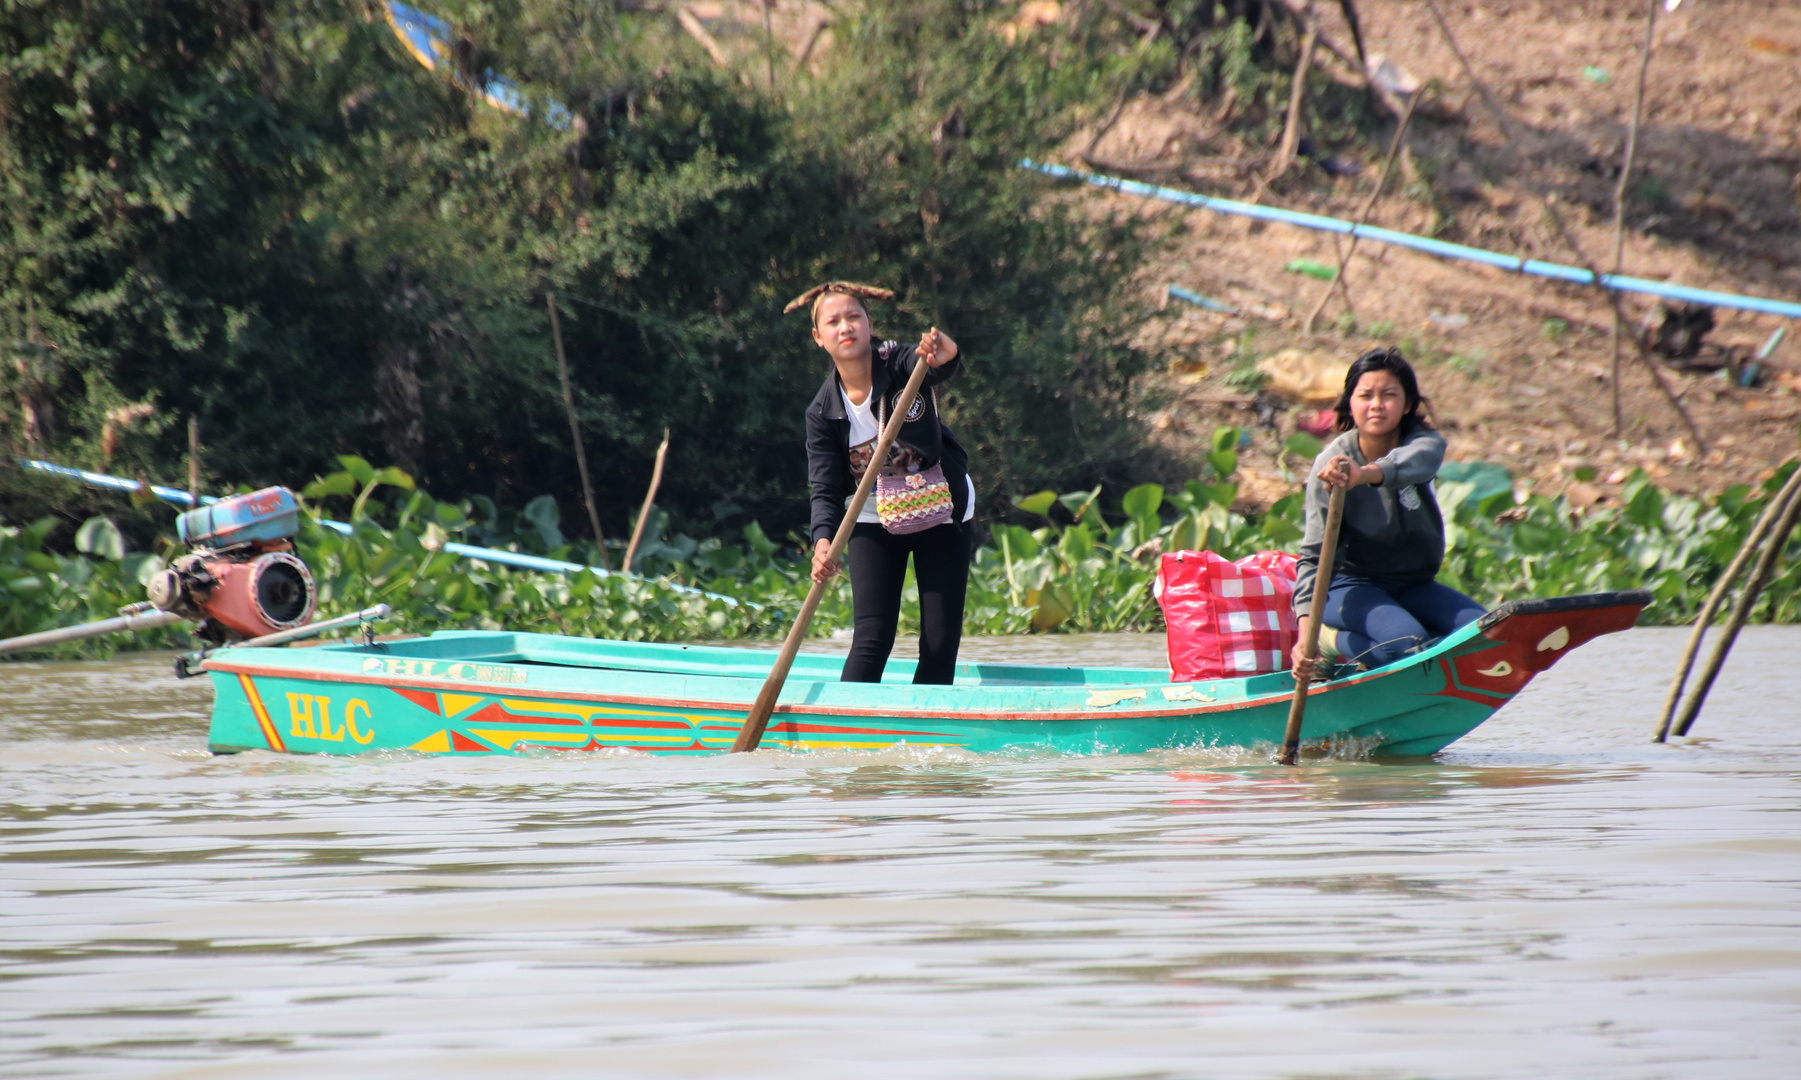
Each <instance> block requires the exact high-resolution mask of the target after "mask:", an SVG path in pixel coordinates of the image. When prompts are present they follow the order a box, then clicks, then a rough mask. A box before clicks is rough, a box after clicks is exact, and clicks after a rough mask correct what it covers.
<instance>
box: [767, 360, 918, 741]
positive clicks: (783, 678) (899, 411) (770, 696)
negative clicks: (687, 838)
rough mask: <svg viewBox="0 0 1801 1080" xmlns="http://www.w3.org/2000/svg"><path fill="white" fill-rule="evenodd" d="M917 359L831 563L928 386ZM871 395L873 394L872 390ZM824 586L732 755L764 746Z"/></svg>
mask: <svg viewBox="0 0 1801 1080" xmlns="http://www.w3.org/2000/svg"><path fill="white" fill-rule="evenodd" d="M937 333H938V328H937V327H933V328H932V334H933V337H934V339H935V338H936V336H937ZM915 356H916V359H915V362H914V364H913V374H912V375H911V376H909V377H908V379H907V385H906V387H905V388H904V389H902V390H901V395H900V399H899V400H898V401H896V402H895V404H894V413H893V415H891V416H890V417H889V418H888V426H887V427H885V428H883V429H882V438H881V441H879V442H877V443H876V447H875V453H874V454H873V455H871V456H870V459H869V467H868V468H866V469H864V470H863V479H862V481H861V482H860V483H858V484H857V490H856V493H855V494H853V495H852V496H851V497H850V505H849V506H846V507H845V508H844V520H842V521H840V522H839V523H838V534H837V535H836V536H834V537H832V547H831V551H830V553H829V554H828V555H827V556H826V561H827V562H828V563H834V562H837V561H838V559H839V557H841V556H842V555H843V554H844V548H845V545H847V544H849V543H850V534H851V532H852V530H854V529H855V528H856V527H857V515H859V514H861V513H862V512H863V504H864V503H865V502H868V501H869V492H870V490H871V489H872V488H874V487H875V481H876V476H877V475H878V474H880V473H881V471H882V463H883V462H885V461H887V460H888V451H889V450H890V449H891V448H893V446H894V440H895V438H896V437H898V436H899V435H900V429H901V423H902V422H903V421H905V420H906V418H907V410H909V409H911V408H912V407H913V399H914V398H916V397H918V396H919V388H920V387H921V386H923V385H925V381H926V371H927V370H928V369H929V368H930V367H931V365H930V364H928V363H926V358H925V356H924V354H915ZM871 392H872V393H873V392H874V391H873V388H872V390H871ZM825 586H826V583H825V582H823V581H814V582H813V587H812V588H811V589H808V590H807V602H806V603H804V604H802V605H801V606H800V614H799V615H797V616H795V618H794V625H793V626H792V627H790V628H789V630H788V639H787V640H786V641H784V642H782V651H781V655H779V656H777V657H776V658H775V666H774V667H772V668H770V669H769V678H767V679H765V680H764V681H763V689H762V691H761V692H760V693H758V694H757V700H756V703H755V704H753V705H752V706H751V707H750V714H749V715H748V716H746V717H745V718H744V727H742V728H740V729H739V731H738V738H737V739H736V740H735V741H734V742H733V743H732V753H734V754H741V753H745V752H746V751H750V750H755V749H756V748H757V747H758V746H760V745H762V742H763V729H764V728H766V727H768V726H769V716H770V714H771V713H773V712H775V699H776V698H777V697H779V696H780V695H781V692H782V686H783V684H784V683H786V682H787V681H788V669H789V668H791V667H793V666H794V657H795V655H796V654H797V653H799V652H800V643H801V642H802V641H804V640H806V637H807V627H808V626H809V625H810V624H811V623H812V622H813V613H814V612H815V611H817V610H818V609H819V601H820V600H822V599H824V597H825Z"/></svg>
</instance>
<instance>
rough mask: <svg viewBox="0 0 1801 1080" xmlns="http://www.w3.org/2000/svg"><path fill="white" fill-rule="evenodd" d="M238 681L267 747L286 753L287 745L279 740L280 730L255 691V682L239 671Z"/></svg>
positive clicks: (260, 696)
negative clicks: (266, 742) (266, 741)
mask: <svg viewBox="0 0 1801 1080" xmlns="http://www.w3.org/2000/svg"><path fill="white" fill-rule="evenodd" d="M238 682H239V683H241V684H242V685H243V687H244V696H245V697H246V698H248V699H249V701H250V711H251V712H252V713H254V714H255V715H256V726H257V727H259V728H261V729H262V730H263V738H264V739H267V740H268V742H269V749H271V750H275V751H278V752H280V753H283V754H285V753H287V752H288V748H287V746H286V745H285V744H284V743H283V742H282V741H281V732H280V731H277V730H276V728H275V721H274V720H272V719H271V718H270V717H269V710H268V709H267V708H266V707H265V706H264V705H263V698H262V695H260V694H258V693H257V692H256V683H254V682H252V681H250V676H248V675H245V674H242V673H240V674H239V675H238Z"/></svg>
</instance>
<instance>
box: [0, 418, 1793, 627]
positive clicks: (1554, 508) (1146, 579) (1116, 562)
mask: <svg viewBox="0 0 1801 1080" xmlns="http://www.w3.org/2000/svg"><path fill="white" fill-rule="evenodd" d="M1239 437H1240V433H1239V432H1237V431H1236V430H1234V429H1224V430H1222V431H1221V432H1219V433H1218V434H1217V435H1216V437H1215V441H1214V451H1213V453H1212V454H1210V455H1209V471H1208V475H1207V476H1206V477H1205V478H1203V479H1201V480H1196V481H1191V482H1189V483H1188V484H1186V485H1184V486H1183V488H1182V489H1180V490H1177V491H1168V490H1166V489H1164V488H1162V487H1160V486H1158V485H1155V484H1145V485H1141V486H1139V487H1136V488H1133V489H1132V490H1131V491H1129V492H1127V493H1126V495H1125V497H1124V498H1123V499H1122V500H1121V501H1120V503H1119V504H1118V505H1117V506H1116V507H1114V506H1109V507H1105V508H1103V505H1102V499H1101V496H1100V495H1099V493H1098V491H1097V490H1089V491H1078V492H1070V493H1067V494H1064V495H1061V496H1058V495H1056V494H1054V493H1053V492H1050V491H1043V492H1039V493H1037V494H1035V495H1032V496H1029V497H1027V498H1025V499H1022V500H1021V510H1022V511H1023V512H1025V513H1027V514H1030V515H1033V516H1035V517H1037V518H1038V519H1039V520H1041V521H1043V522H1044V524H1042V525H1040V526H1039V527H1037V528H1034V529H1028V528H1025V527H1021V526H1006V525H1003V526H997V527H996V528H995V529H994V530H993V536H992V539H991V540H990V542H989V543H988V544H986V545H985V546H983V547H982V548H981V549H980V550H979V551H978V552H977V553H976V556H975V562H974V566H973V568H972V572H971V576H970V589H969V600H968V607H967V616H966V620H965V629H966V632H968V633H971V634H1017V633H1026V632H1031V631H1041V632H1042V631H1072V630H1074V631H1095V630H1100V631H1106V630H1159V629H1161V628H1162V617H1161V613H1160V612H1159V610H1158V608H1157V605H1156V603H1155V601H1154V600H1153V599H1152V598H1151V595H1150V586H1151V583H1152V580H1153V579H1154V576H1155V574H1156V568H1157V555H1158V554H1159V553H1160V552H1163V551H1176V550H1193V549H1200V548H1206V549H1210V550H1213V551H1216V552H1218V553H1220V554H1222V555H1225V556H1226V557H1228V558H1240V557H1242V556H1244V555H1248V554H1251V553H1252V552H1255V551H1258V550H1264V549H1270V548H1276V549H1283V548H1286V549H1289V550H1292V549H1293V546H1294V544H1295V543H1296V542H1297V541H1298V540H1299V539H1300V535H1301V530H1300V521H1299V514H1300V499H1299V497H1298V496H1290V497H1288V498H1285V499H1283V500H1280V501H1279V502H1277V503H1276V504H1275V506H1274V507H1273V508H1272V510H1271V512H1270V513H1269V514H1266V515H1263V516H1261V517H1259V518H1256V519H1252V518H1247V517H1245V516H1244V515H1242V514H1239V513H1236V512H1234V511H1233V510H1231V509H1230V507H1231V505H1232V502H1233V500H1234V498H1235V497H1236V494H1237V490H1236V485H1234V484H1233V483H1232V482H1231V480H1230V477H1231V476H1232V474H1233V472H1234V470H1235V469H1236V466H1237V460H1236V457H1237V455H1236V451H1235V449H1234V447H1235V446H1236V445H1237V444H1238V440H1239ZM1303 456H1304V455H1303ZM345 464H346V466H347V468H346V470H345V471H344V472H342V473H337V474H334V475H332V476H328V477H325V478H322V479H321V480H319V481H317V482H315V484H314V485H312V486H311V487H310V488H309V491H310V492H311V493H312V494H311V498H312V509H313V512H314V513H315V514H316V515H320V516H332V517H335V518H336V519H337V520H343V521H347V522H349V523H350V524H351V526H352V531H351V532H350V533H349V534H348V535H340V534H339V533H338V532H336V531H333V530H331V529H327V528H325V527H323V526H321V525H320V524H319V523H318V518H317V517H314V516H309V517H307V518H305V519H304V525H303V528H302V530H301V533H300V535H299V537H298V544H299V549H300V554H301V556H302V557H303V558H305V559H306V561H307V563H308V564H309V565H310V566H311V567H312V569H313V572H314V575H315V577H316V579H317V581H318V583H319V588H320V593H321V599H322V605H321V615H322V616H326V615H336V614H345V613H348V612H352V611H356V610H358V609H361V608H364V607H367V606H369V605H371V604H375V603H386V604H389V605H390V606H392V607H393V608H394V609H395V611H396V615H395V617H394V619H393V621H392V623H391V624H390V626H389V627H387V629H394V628H398V629H403V630H406V631H409V632H418V633H429V632H431V631H433V630H437V629H450V628H486V629H503V628H505V629H515V630H527V631H538V632H545V633H564V634H578V635H587V636H598V637H610V638H623V639H627V640H648V641H683V640H697V639H699V640H706V639H721V638H775V637H779V636H780V635H782V634H783V633H785V632H786V630H787V626H788V621H789V620H790V619H791V618H792V616H793V614H794V612H795V611H797V610H798V608H799V606H800V602H801V600H802V599H803V598H804V597H805V595H806V592H807V588H808V582H807V578H806V564H805V563H804V562H803V561H802V560H801V559H800V558H799V552H800V547H799V545H798V544H777V543H776V542H775V541H773V540H771V539H770V538H769V537H768V536H767V535H766V534H765V533H764V531H763V530H762V528H761V527H759V526H758V525H756V524H755V523H752V524H750V525H747V526H744V527H743V528H741V529H739V530H736V532H735V534H722V535H716V536H712V537H708V538H706V539H698V540H697V539H696V538H694V537H692V536H689V535H686V534H683V533H671V532H669V531H668V527H669V519H668V517H667V516H666V515H661V514H658V515H656V516H655V517H654V518H653V520H652V521H650V522H647V528H646V537H647V539H646V540H645V542H644V543H643V546H642V547H641V549H640V550H641V552H642V554H640V556H639V558H638V560H637V563H638V569H639V571H640V572H641V576H638V577H626V576H623V575H618V574H614V575H605V574H598V573H594V572H592V571H577V572H575V573H568V574H545V573H536V572H531V571H519V570H511V569H508V568H506V567H504V566H500V565H498V564H494V563H490V562H483V561H480V560H474V559H465V558H459V557H457V556H456V555H454V554H452V553H450V552H447V551H445V550H444V546H445V544H446V543H449V542H453V541H460V542H463V543H468V544H473V545H476V546H480V547H492V548H500V549H503V550H510V551H521V552H527V553H532V554H539V555H548V556H550V557H553V558H558V559H568V560H572V561H576V562H585V561H587V560H588V559H590V558H591V557H592V555H593V549H592V548H591V547H588V546H587V545H586V544H585V543H575V544H571V543H570V542H569V541H568V540H567V538H566V537H565V536H564V535H563V533H562V531H561V523H560V519H559V515H558V511H557V506H556V502H555V501H554V500H552V499H550V498H549V497H542V498H540V499H536V500H533V501H532V502H531V503H529V504H527V505H526V506H525V507H524V508H522V509H520V510H518V511H502V510H500V509H498V508H497V507H496V506H495V505H494V504H493V502H492V501H490V500H488V499H485V498H478V499H472V500H464V501H460V502H439V501H437V500H434V499H432V498H431V497H430V496H428V495H426V494H425V493H424V492H421V491H416V490H412V481H411V479H410V478H409V477H407V476H405V474H403V473H399V472H398V471H397V470H381V471H377V470H375V469H372V468H371V467H370V466H369V465H368V464H367V463H366V462H363V461H362V460H361V459H357V458H347V459H346V460H345ZM1796 467H1797V464H1796V463H1794V462H1791V463H1789V464H1788V465H1786V466H1784V467H1783V468H1782V469H1781V470H1779V471H1778V473H1777V474H1776V475H1775V476H1773V477H1771V478H1770V479H1769V480H1767V481H1765V482H1764V483H1763V484H1762V485H1759V486H1757V487H1736V488H1733V489H1731V490H1729V491H1727V492H1725V493H1724V494H1722V495H1721V496H1720V497H1719V498H1718V499H1714V500H1700V499H1695V498H1691V497H1688V496H1684V495H1677V494H1673V493H1670V492H1667V491H1664V490H1663V489H1660V488H1658V487H1656V486H1655V485H1653V484H1652V483H1651V482H1650V481H1649V479H1648V478H1647V477H1645V476H1644V475H1642V474H1639V475H1635V476H1634V477H1633V478H1632V479H1631V480H1630V481H1629V482H1628V484H1627V485H1626V488H1627V492H1628V497H1627V500H1626V501H1625V503H1624V505H1623V506H1620V507H1602V508H1589V509H1586V510H1579V509H1576V508H1573V507H1571V506H1570V505H1569V503H1568V502H1567V501H1566V500H1565V499H1563V498H1562V497H1557V498H1545V497H1543V496H1536V495H1535V496H1529V497H1527V498H1526V499H1525V500H1524V501H1523V502H1520V501H1517V500H1516V497H1515V496H1514V494H1513V493H1512V492H1511V490H1508V491H1500V492H1496V493H1494V494H1489V495H1487V496H1486V497H1480V498H1479V497H1477V496H1478V495H1479V494H1480V489H1479V487H1478V485H1477V484H1475V483H1471V482H1457V481H1452V482H1445V483H1443V484H1442V485H1441V487H1442V490H1441V492H1440V501H1441V505H1442V506H1443V507H1444V509H1445V511H1446V517H1447V520H1448V523H1449V526H1450V527H1449V529H1448V533H1449V536H1448V539H1449V542H1450V551H1449V554H1448V556H1447V558H1446V561H1445V567H1444V571H1443V573H1442V575H1441V580H1443V581H1445V582H1446V583H1447V584H1450V585H1454V586H1457V587H1459V588H1462V589H1464V590H1466V591H1468V592H1469V593H1471V594H1472V595H1474V596H1475V597H1476V598H1477V599H1479V600H1481V601H1482V602H1483V603H1484V604H1485V605H1488V606H1493V605H1495V604H1498V603H1500V602H1502V601H1504V600H1507V599H1513V598H1519V597H1525V596H1561V595H1571V594H1577V593H1591V592H1606V591H1611V590H1616V589H1630V588H1647V589H1650V590H1652V592H1653V593H1654V594H1655V597H1656V599H1655V601H1654V603H1653V604H1652V605H1651V607H1650V608H1649V609H1647V611H1646V613H1645V615H1644V617H1643V621H1644V622H1646V623H1650V624H1674V623H1681V622H1686V621H1688V620H1689V619H1691V618H1692V617H1693V615H1694V613H1695V611H1696V610H1697V609H1698V608H1699V606H1700V604H1701V602H1702V601H1703V600H1704V599H1705V597H1706V595H1707V592H1708V590H1709V589H1711V588H1712V586H1713V583H1714V582H1715V581H1716V580H1717V578H1718V576H1719V573H1720V571H1721V569H1722V568H1723V567H1724V566H1725V564H1726V563H1727V562H1729V561H1730V560H1731V558H1732V556H1733V554H1734V553H1735V552H1736V551H1737V550H1738V548H1739V546H1740V545H1741V544H1742V543H1743V542H1744V538H1745V536H1746V534H1747V533H1748V532H1749V530H1750V528H1751V525H1752V523H1753V522H1755V521H1756V519H1757V517H1758V515H1759V514H1761V513H1762V512H1763V510H1764V508H1765V507H1767V506H1768V505H1769V499H1770V497H1771V496H1772V495H1773V493H1774V492H1775V491H1776V490H1777V488H1778V487H1779V486H1780V484H1781V482H1782V481H1783V480H1784V479H1786V478H1787V476H1788V475H1789V474H1790V473H1791V472H1792V471H1793V470H1794V469H1795V468H1796ZM55 524H56V522H55V520H54V519H45V520H43V521H40V522H38V523H37V524H35V525H33V526H30V527H27V528H23V529H19V528H4V529H0V597H3V598H4V600H5V603H4V604H0V637H4V636H10V635H12V634H19V633H27V632H31V631H35V630H39V629H47V628H49V627H52V626H60V625H67V624H71V623H76V622H81V621H86V620H88V619H98V618H104V617H107V616H109V615H111V614H112V613H113V611H114V609H115V608H116V607H117V606H118V605H120V604H123V603H128V602H132V601H136V600H141V599H142V598H143V591H142V588H141V587H139V586H138V585H137V579H139V578H140V577H142V576H144V575H147V574H148V573H149V572H150V571H152V570H155V569H157V568H160V567H161V566H162V557H161V555H160V554H158V553H149V552H146V553H136V554H128V553H127V552H126V551H125V546H124V542H123V540H122V538H121V537H120V534H119V532H118V530H117V529H116V528H114V527H113V525H112V524H111V522H110V521H109V520H107V519H105V518H94V519H90V520H89V521H88V522H87V523H86V524H84V525H83V526H82V528H81V530H80V537H79V538H78V544H79V546H80V548H81V550H82V551H83V552H85V553H87V554H85V555H78V556H57V555H52V554H49V553H47V552H46V551H45V550H44V540H45V533H46V532H47V531H48V530H49V529H51V528H53V527H54V526H55ZM174 550H175V549H174V548H173V547H172V545H170V544H169V543H168V542H167V541H165V542H164V544H163V548H162V553H164V554H167V553H172V552H173V551H174ZM1785 556H1786V557H1785V558H1784V560H1783V561H1782V562H1781V563H1780V564H1779V566H1778V572H1777V575H1776V577H1775V578H1774V580H1772V581H1771V583H1770V584H1769V586H1768V588H1767V589H1766V590H1765V592H1764V593H1763V596H1762V598H1761V599H1760V600H1759V601H1758V603H1757V605H1756V607H1755V608H1754V609H1753V612H1752V618H1753V620H1754V621H1759V622H1769V621H1774V622H1795V621H1801V530H1798V531H1797V533H1796V534H1795V535H1794V536H1791V537H1790V538H1789V541H1788V545H1787V548H1786V552H1785ZM907 588H908V591H909V597H908V602H907V604H906V605H905V606H904V608H903V616H902V620H903V621H902V628H903V630H915V629H916V626H915V625H914V622H913V621H914V620H915V619H916V617H917V611H918V604H917V597H916V596H915V595H912V588H913V587H912V585H911V583H909V585H908V587H907ZM849 626H850V590H849V586H848V584H846V583H845V582H844V581H843V580H842V579H841V580H840V581H839V582H838V584H837V585H836V586H834V587H833V588H832V589H830V590H828V592H827V595H826V600H825V602H824V604H823V605H822V606H821V608H820V611H819V614H818V616H817V617H816V618H815V619H814V622H813V632H814V634H816V635H825V634H830V633H833V632H835V631H840V630H845V629H847V628H848V627H849ZM182 636H184V635H182V633H181V631H180V630H179V628H177V629H175V630H169V631H160V632H158V634H157V635H156V636H154V637H149V636H146V637H141V638H139V639H138V640H137V641H136V642H135V644H137V645H140V646H147V645H153V644H168V643H171V642H173V641H177V640H179V639H180V638H181V637H182ZM117 644H119V641H118V640H117V639H114V640H112V641H98V642H91V643H87V644H83V645H75V646H65V647H64V648H63V652H64V653H66V654H69V655H75V654H78V653H80V654H92V653H95V652H103V651H106V650H108V649H110V648H112V647H114V646H115V645H117Z"/></svg>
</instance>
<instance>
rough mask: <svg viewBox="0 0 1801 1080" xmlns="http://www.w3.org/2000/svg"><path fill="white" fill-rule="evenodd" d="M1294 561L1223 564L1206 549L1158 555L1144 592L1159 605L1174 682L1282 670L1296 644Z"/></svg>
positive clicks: (1268, 554) (1273, 555)
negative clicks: (1158, 562) (1160, 557)
mask: <svg viewBox="0 0 1801 1080" xmlns="http://www.w3.org/2000/svg"><path fill="white" fill-rule="evenodd" d="M1294 579H1295V560H1294V556H1292V555H1284V554H1282V553H1281V552H1279V551H1259V552H1258V553H1257V554H1255V555H1250V556H1246V557H1245V558H1243V559H1240V560H1238V561H1237V562H1235V563H1234V562H1227V561H1226V560H1225V559H1223V558H1221V557H1220V556H1218V555H1215V554H1214V553H1213V552H1211V551H1176V552H1171V553H1169V554H1167V555H1164V556H1163V560H1162V564H1161V565H1160V566H1159V567H1158V568H1157V582H1156V584H1155V585H1154V586H1153V587H1152V593H1153V595H1155V596H1156V597H1157V602H1158V603H1159V604H1161V605H1163V622H1164V624H1165V625H1166V626H1167V627H1168V633H1169V669H1170V673H1171V675H1170V677H1171V679H1172V680H1173V681H1175V682H1195V681H1197V680H1201V679H1241V678H1244V677H1246V676H1249V675H1266V674H1268V673H1270V672H1272V671H1285V670H1287V669H1288V667H1289V653H1290V652H1292V651H1293V650H1294V644H1295V642H1296V641H1297V640H1299V638H1300V624H1299V620H1297V619H1296V618H1295V614H1294Z"/></svg>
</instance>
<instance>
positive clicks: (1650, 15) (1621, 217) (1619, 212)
mask: <svg viewBox="0 0 1801 1080" xmlns="http://www.w3.org/2000/svg"><path fill="white" fill-rule="evenodd" d="M1661 2H1662V0H1650V3H1649V4H1647V5H1646V11H1645V48H1644V51H1643V53H1642V54H1641V55H1640V56H1639V60H1638V96H1637V97H1635V98H1634V99H1633V101H1632V124H1631V126H1630V127H1628V128H1627V129H1626V153H1625V159H1624V160H1623V161H1622V162H1621V163H1620V182H1619V183H1617V184H1615V185H1614V187H1613V272H1614V273H1616V274H1617V273H1619V272H1620V271H1621V269H1623V267H1624V256H1625V250H1626V183H1627V181H1628V180H1630V179H1631V178H1632V165H1633V161H1634V159H1635V158H1636V157H1637V156H1638V124H1639V120H1640V119H1641V118H1642V117H1643V116H1644V115H1645V76H1646V73H1648V72H1649V71H1650V70H1651V47H1652V44H1653V40H1652V35H1653V32H1654V31H1655V30H1656V29H1657V5H1658V4H1659V3H1661ZM1624 331H1625V326H1624V324H1622V323H1621V321H1620V313H1619V312H1618V311H1617V310H1616V311H1615V312H1614V316H1613V437H1614V438H1616V439H1617V438H1619V437H1620V436H1621V434H1622V433H1623V432H1624V431H1625V430H1626V422H1625V420H1624V419H1623V417H1622V415H1621V413H1620V335H1621V333H1623V332H1624Z"/></svg>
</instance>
